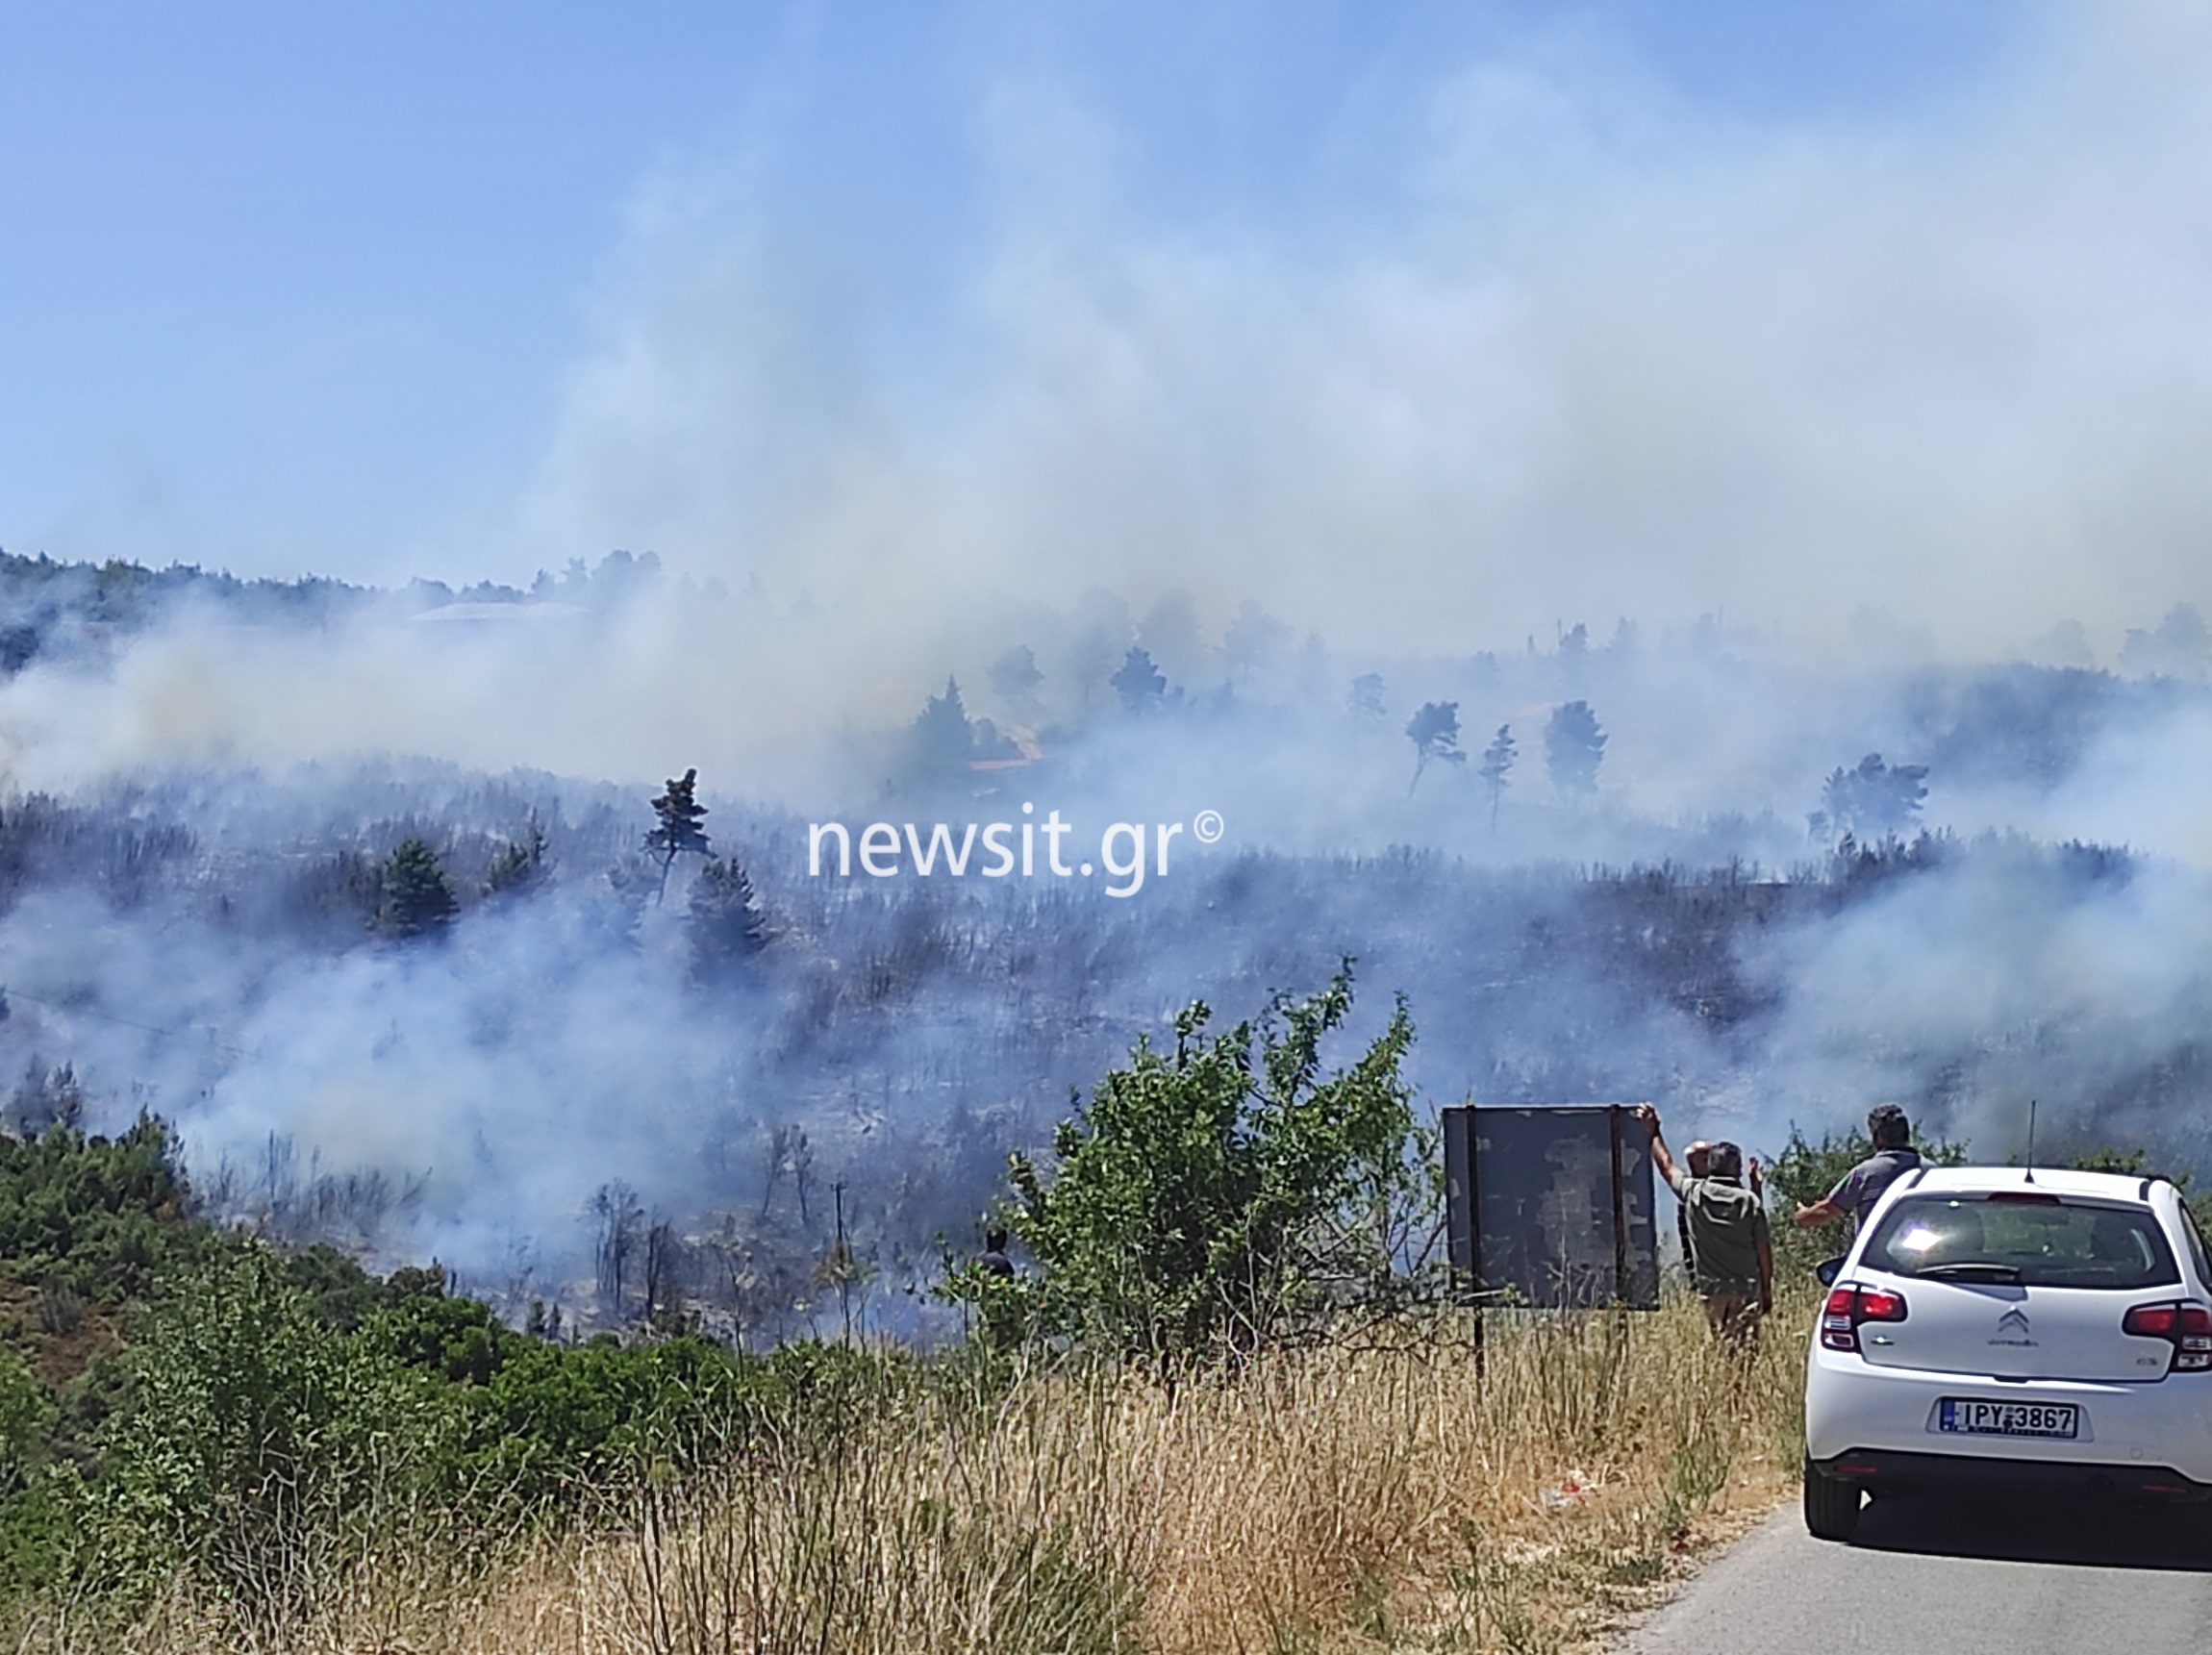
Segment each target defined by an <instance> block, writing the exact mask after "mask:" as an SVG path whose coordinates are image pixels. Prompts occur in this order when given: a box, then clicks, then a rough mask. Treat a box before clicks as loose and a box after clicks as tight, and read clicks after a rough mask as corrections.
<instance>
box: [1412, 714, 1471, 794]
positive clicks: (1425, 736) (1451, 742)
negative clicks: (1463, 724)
mask: <svg viewBox="0 0 2212 1655" xmlns="http://www.w3.org/2000/svg"><path fill="white" fill-rule="evenodd" d="M1405 739H1406V740H1409V741H1411V742H1412V743H1413V754H1414V757H1413V783H1412V786H1410V787H1408V788H1407V789H1406V790H1405V796H1406V797H1407V798H1409V799H1410V798H1412V797H1413V793H1414V789H1415V788H1418V787H1420V777H1421V772H1422V771H1423V770H1425V769H1427V768H1428V766H1429V761H1430V760H1432V759H1437V760H1442V761H1443V762H1444V763H1445V764H1447V765H1464V764H1466V763H1467V755H1466V754H1465V753H1463V752H1461V751H1460V750H1459V703H1458V702H1456V701H1423V702H1422V703H1421V704H1420V712H1418V713H1416V714H1415V715H1413V716H1412V717H1411V718H1408V719H1407V720H1406V725H1405Z"/></svg>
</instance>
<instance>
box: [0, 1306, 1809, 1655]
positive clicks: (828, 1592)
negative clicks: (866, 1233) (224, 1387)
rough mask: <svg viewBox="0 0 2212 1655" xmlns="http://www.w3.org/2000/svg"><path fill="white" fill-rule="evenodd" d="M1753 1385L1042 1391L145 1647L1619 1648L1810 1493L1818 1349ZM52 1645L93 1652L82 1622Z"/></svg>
mask: <svg viewBox="0 0 2212 1655" xmlns="http://www.w3.org/2000/svg"><path fill="white" fill-rule="evenodd" d="M1809 1314H1810V1313H1809V1308H1807V1307H1802V1306H1792V1307H1786V1308H1785V1311H1784V1314H1783V1315H1782V1316H1779V1317H1777V1318H1776V1319H1775V1321H1774V1322H1773V1323H1772V1324H1771V1326H1770V1328H1769V1338H1768V1340H1767V1342H1766V1347H1765V1349H1764V1350H1763V1351H1762V1352H1761V1354H1760V1356H1759V1358H1758V1360H1757V1361H1756V1362H1755V1363H1754V1364H1753V1365H1752V1366H1751V1367H1749V1368H1748V1369H1747V1370H1740V1369H1739V1368H1738V1367H1737V1366H1736V1364H1735V1363H1734V1361H1733V1360H1732V1359H1731V1358H1730V1357H1729V1355H1728V1354H1726V1353H1725V1352H1723V1351H1721V1350H1718V1349H1716V1348H1715V1346H1714V1344H1713V1342H1712V1341H1711V1340H1710V1339H1709V1338H1708V1337H1707V1335H1706V1332H1705V1329H1704V1327H1703V1324H1702V1321H1701V1319H1700V1317H1699V1316H1698V1312H1697V1307H1696V1305H1695V1304H1691V1303H1681V1302H1676V1303H1672V1304H1670V1305H1669V1306H1668V1307H1667V1308H1666V1309H1665V1310H1663V1311H1661V1312H1660V1313H1658V1314H1657V1315H1651V1316H1634V1315H1614V1314H1606V1313H1592V1314H1585V1315H1572V1316H1565V1315H1560V1316H1554V1315H1508V1316H1493V1317H1492V1321H1491V1327H1490V1339H1489V1346H1488V1351H1487V1362H1486V1365H1485V1367H1484V1370H1483V1371H1481V1372H1479V1373H1478V1372H1477V1371H1476V1368H1475V1367H1474V1364H1473V1363H1472V1362H1471V1361H1470V1357H1469V1354H1468V1352H1467V1350H1466V1348H1465V1346H1464V1345H1455V1344H1453V1343H1451V1342H1448V1341H1445V1340H1440V1339H1423V1340H1418V1341H1416V1340H1408V1341H1405V1342H1400V1343H1397V1344H1395V1345H1389V1346H1385V1345H1382V1344H1370V1345H1368V1346H1366V1347H1353V1346H1349V1345H1341V1344H1340V1345H1337V1346H1332V1347H1329V1348H1325V1349H1320V1350H1315V1351H1305V1352H1293V1353H1286V1354H1282V1355H1279V1356H1275V1357H1272V1358H1269V1360H1267V1361H1265V1362H1263V1363H1261V1364H1260V1365H1258V1366H1257V1367H1254V1368H1252V1369H1250V1370H1248V1371H1246V1372H1244V1374H1242V1375H1240V1376H1239V1377H1237V1378H1236V1379H1235V1380H1233V1381H1230V1380H1220V1381H1212V1382H1207V1383H1202V1384H1186V1385H1184V1386H1182V1387H1180V1388H1179V1389H1178V1390H1177V1391H1176V1392H1174V1393H1173V1394H1172V1395H1169V1394H1168V1393H1166V1392H1163V1391H1161V1390H1160V1389H1158V1388H1157V1387H1154V1386H1150V1385H1146V1384H1144V1383H1142V1382H1139V1381H1135V1380H1121V1381H1116V1382H1111V1383H1109V1382H1105V1381H1100V1380H1091V1381H1085V1380H1079V1379H1070V1378H1068V1377H1066V1376H1061V1377H1040V1378H1037V1379H1034V1380H1030V1381H1026V1382H1023V1383H1021V1384H1018V1385H1017V1386H1016V1387H1015V1388H1014V1390H1013V1391H1012V1392H1011V1393H1010V1394H1008V1395H1007V1396H1005V1397H1004V1398H1003V1399H1002V1400H1001V1401H1000V1402H999V1403H998V1404H997V1405H996V1406H995V1407H994V1408H993V1409H990V1410H988V1411H985V1410H979V1409H976V1408H973V1407H968V1408H965V1409H964V1408H961V1407H957V1406H954V1405H953V1404H950V1403H936V1404H930V1405H926V1406H924V1405H917V1406H916V1407H915V1408H914V1409H913V1411H912V1412H909V1413H904V1414H900V1415H898V1416H896V1417H884V1418H881V1419H878V1420H875V1421H873V1422H872V1424H871V1425H870V1427H869V1428H868V1429H867V1431H866V1432H865V1433H863V1434H862V1435H861V1437H860V1438H859V1439H858V1441H857V1442H855V1443H854V1444H853V1445H852V1446H851V1447H850V1448H849V1450H848V1451H847V1452H846V1453H844V1454H843V1455H842V1456H841V1457H839V1458H837V1459H835V1460H824V1459H821V1458H808V1457H803V1456H792V1457H789V1458H785V1459H781V1460H776V1459H774V1458H772V1457H771V1458H770V1459H767V1460H763V1461H760V1462H757V1463H753V1464H749V1465H742V1466H738V1467H731V1468H730V1469H729V1470H728V1471H727V1473H726V1474H725V1475H724V1476H722V1477H721V1478H720V1479H718V1480H717V1481H716V1483H715V1484H714V1485H713V1486H712V1487H709V1488H704V1489H694V1490H691V1491H689V1492H683V1493H676V1492H669V1493H667V1494H666V1495H664V1496H662V1497H659V1498H656V1499H652V1500H647V1501H644V1502H641V1503H639V1504H638V1505H636V1506H635V1507H634V1508H633V1509H631V1510H629V1511H628V1512H626V1513H625V1514H624V1515H623V1517H622V1518H621V1521H620V1525H619V1526H618V1527H616V1528H615V1529H614V1530H613V1531H612V1532H603V1533H601V1534H599V1535H598V1536H597V1537H596V1538H594V1539H591V1540H589V1541H582V1540H577V1541H570V1542H563V1543H560V1544H549V1545H547V1546H545V1547H543V1548H540V1550H539V1551H537V1552H536V1553H534V1554H532V1555H530V1556H528V1557H527V1558H525V1559H523V1560H522V1561H520V1562H518V1563H517V1564H515V1566H513V1567H510V1568H508V1569H507V1570H505V1571H504V1572H502V1573H501V1574H499V1575H498V1576H497V1577H496V1578H494V1579H490V1580H486V1581H479V1582H476V1583H474V1584H472V1585H471V1584H455V1583H452V1582H443V1583H441V1582H438V1581H435V1580H430V1579H411V1578H409V1577H408V1572H407V1570H405V1569H404V1568H401V1567H392V1568H386V1569H383V1570H378V1571H375V1572H373V1573H369V1574H364V1575H359V1576H356V1577H353V1578H350V1579H347V1580H344V1581H342V1582H337V1583H333V1584H332V1586H331V1587H330V1588H328V1589H327V1590H326V1591H325V1592H324V1593H323V1600H322V1607H321V1611H320V1613H319V1614H317V1615H316V1617H314V1621H313V1623H312V1624H309V1625H305V1626H299V1627H295V1628H292V1629H291V1630H289V1631H288V1632H286V1633H284V1634H282V1635H281V1636H279V1635H273V1634H264V1635H262V1636H260V1637H254V1636H250V1635H249V1634H248V1633H247V1632H245V1631H244V1630H242V1629H241V1628H240V1627H239V1624H238V1623H237V1622H236V1621H235V1620H233V1619H231V1618H230V1617H226V1616H224V1615H223V1614H221V1613H220V1608H219V1606H213V1607H211V1606H206V1605H201V1606H196V1607H189V1606H185V1605H181V1604H180V1605H174V1606H171V1607H170V1608H169V1609H168V1610H167V1611H165V1612H164V1613H163V1614H162V1615H160V1616H158V1617H155V1618H153V1619H152V1620H150V1621H148V1622H147V1623H145V1624H143V1625H141V1626H140V1627H138V1629H137V1630H136V1632H135V1633H134V1634H132V1635H131V1636H130V1638H129V1639H128V1642H127V1643H126V1645H125V1646H126V1647H128V1648H130V1649H133V1650H137V1651H142V1652H144V1655H182V1652H183V1651H186V1650H191V1651H195V1652H196V1651H204V1650H210V1649H217V1648H237V1649H257V1650H259V1649H268V1650H274V1649H279V1648H281V1649H285V1650H288V1651H296V1652H299V1655H371V1652H379V1655H383V1652H396V1651H401V1650H409V1651H425V1652H427V1651H440V1652H451V1655H521V1652H523V1651H529V1652H531V1655H540V1652H543V1655H617V1652H621V1655H630V1652H634V1651H635V1652H643V1651H653V1652H656V1655H674V1652H679V1651H680V1652H684V1655H705V1652H707V1651H714V1652H716V1655H723V1652H728V1651H746V1652H748V1655H767V1652H771V1651H773V1652H783V1651H792V1652H794V1655H795V1652H796V1651H800V1650H808V1651H819V1652H829V1651H836V1652H841V1655H842V1652H851V1655H877V1652H882V1655H890V1652H892V1651H899V1652H908V1651H915V1652H922V1651H928V1652H939V1651H943V1652H951V1651H962V1652H974V1655H983V1652H994V1655H1053V1652H1054V1651H1067V1652H1069V1655H1073V1652H1076V1651H1086V1652H1088V1651H1100V1652H1104V1651H1116V1650H1153V1651H1160V1652H1162V1655H1233V1652H1244V1651H1253V1652H1258V1651H1269V1652H1274V1651H1292V1650H1311V1651H1316V1652H1320V1651H1335V1650H1345V1651H1355V1650H1385V1649H1391V1650H1445V1649H1452V1650H1469V1651H1474V1650H1514V1651H1521V1650H1526V1651H1545V1650H1562V1651H1564V1650H1572V1649H1577V1648H1585V1647H1588V1646H1590V1645H1592V1644H1593V1643H1594V1642H1597V1641H1600V1640H1601V1639H1602V1638H1603V1636H1604V1635H1605V1634H1606V1633H1607V1632H1608V1631H1609V1630H1610V1629H1611V1628H1612V1627H1614V1626H1616V1625H1617V1624H1618V1623H1619V1621H1620V1620H1621V1617H1623V1616H1624V1615H1626V1614H1628V1613H1631V1612H1633V1611H1634V1610H1636V1609H1639V1608H1641V1607H1644V1606H1646V1605H1647V1604H1648V1603H1650V1602H1651V1601H1654V1600H1655V1599H1656V1597H1657V1596H1658V1595H1660V1594H1661V1593H1663V1592H1664V1591H1665V1588H1666V1585H1667V1583H1668V1582H1669V1581H1670V1580H1671V1579H1672V1578H1673V1577H1675V1576H1677V1575H1678V1574H1679V1573H1680V1572H1681V1571H1682V1569H1683V1567H1685V1564H1686V1561H1687V1560H1688V1559H1689V1558H1691V1557H1693V1556H1694V1555H1695V1554H1696V1553H1697V1551H1698V1550H1700V1549H1702V1548H1703V1547H1704V1546H1705V1545H1707V1544H1709V1543H1711V1542H1712V1541H1713V1540H1714V1539H1716V1538H1720V1537H1725V1536H1727V1535H1729V1534H1731V1533H1733V1532H1735V1531H1736V1530H1738V1529H1740V1528H1741V1527H1742V1526H1744V1525H1745V1523H1747V1521H1748V1520H1750V1518H1751V1517H1755V1516H1756V1515H1757V1514H1760V1513H1763V1512H1765V1511H1767V1510H1769V1509H1771V1508H1772V1505H1773V1503H1774V1502H1775V1501H1776V1499H1777V1498H1779V1497H1781V1495H1782V1494H1783V1493H1784V1492H1787V1490H1788V1489H1789V1487H1790V1486H1791V1483H1792V1480H1793V1479H1794V1477H1795V1475H1796V1469H1797V1453H1798V1447H1797V1441H1798V1429H1799V1427H1798V1398H1799V1376H1800V1364H1801V1362H1802V1349H1803V1346H1802V1337H1803V1335H1802V1329H1803V1327H1804V1326H1805V1325H1806V1323H1807V1321H1808V1320H1809ZM21 1635H22V1639H23V1642H21V1644H20V1647H22V1648H23V1649H25V1650H26V1651H28V1650H31V1649H38V1650H61V1649H74V1648H92V1647H101V1648H103V1649H107V1648H113V1647H115V1646H116V1645H115V1642H114V1641H113V1635H112V1634H111V1635H109V1637H108V1639H107V1641H106V1642H100V1643H97V1644H95V1643H90V1642H83V1641H82V1638H81V1637H79V1638H72V1637H71V1636H70V1635H69V1633H68V1630H67V1629H66V1628H65V1627H64V1626H62V1625H59V1624H57V1623H56V1622H55V1621H54V1620H53V1619H52V1618H51V1617H48V1618H46V1619H45V1620H44V1621H42V1622H41V1624H39V1625H37V1626H31V1627H25V1628H23V1629H21Z"/></svg>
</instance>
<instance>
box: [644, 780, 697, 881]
mask: <svg viewBox="0 0 2212 1655" xmlns="http://www.w3.org/2000/svg"><path fill="white" fill-rule="evenodd" d="M698 781H699V772H698V771H697V770H686V771H685V772H684V774H683V779H682V780H680V781H672V782H670V783H669V784H668V790H667V791H666V792H665V793H663V794H662V795H661V796H660V797H659V798H657V799H655V800H654V801H653V815H654V816H655V817H656V818H657V821H658V825H657V826H655V827H654V828H653V829H652V830H651V831H650V832H649V833H647V834H646V835H645V848H646V850H648V851H650V852H651V853H652V854H653V855H655V856H657V857H659V858H660V859H661V883H660V885H659V887H658V888H656V890H654V892H653V905H654V906H655V907H656V908H657V907H659V906H660V905H661V903H662V902H663V901H664V900H665V899H666V896H667V894H668V869H669V868H671V867H673V866H674V865H676V858H678V857H679V856H681V855H683V854H684V852H686V851H688V850H691V851H696V852H698V853H699V855H701V856H706V855H708V854H710V852H709V847H708V843H707V830H706V829H705V828H703V827H701V826H700V825H699V824H700V823H701V822H702V821H704V820H706V816H707V807H706V806H705V805H702V804H701V803H699V801H698V799H697V797H696V796H695V790H696V789H697V787H698Z"/></svg>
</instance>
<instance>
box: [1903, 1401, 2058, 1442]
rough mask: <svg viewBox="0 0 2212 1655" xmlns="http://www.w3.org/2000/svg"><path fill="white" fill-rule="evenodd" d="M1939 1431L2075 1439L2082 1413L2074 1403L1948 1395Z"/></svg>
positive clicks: (1977, 1435) (1938, 1427)
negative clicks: (2007, 1400) (2006, 1400)
mask: <svg viewBox="0 0 2212 1655" xmlns="http://www.w3.org/2000/svg"><path fill="white" fill-rule="evenodd" d="M1936 1429H1937V1430H1939V1431H1957V1432H1962V1433H1964V1434H1966V1435H1968V1436H1973V1437H2075V1436H2079V1435H2080V1433H2081V1410H2080V1409H2079V1408H2077V1407H2075V1406H2074V1404H2073V1403H2071V1402H1974V1401H1970V1400H1967V1399H1966V1398H1963V1397H1950V1396H1947V1397H1945V1398H1944V1400H1943V1405H1942V1407H1941V1409H1940V1411H1939V1412H1938V1413H1937V1415H1936Z"/></svg>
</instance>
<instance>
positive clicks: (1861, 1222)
mask: <svg viewBox="0 0 2212 1655" xmlns="http://www.w3.org/2000/svg"><path fill="white" fill-rule="evenodd" d="M1867 1136H1868V1137H1869V1138H1871V1139H1873V1142H1874V1152H1873V1154H1872V1155H1870V1156H1868V1157H1867V1158H1866V1159H1865V1160H1864V1161H1862V1162H1860V1163H1859V1164H1858V1165H1857V1166H1854V1167H1852V1168H1851V1169H1850V1170H1849V1171H1848V1172H1847V1173H1845V1174H1844V1175H1843V1177H1842V1178H1840V1179H1838V1180H1837V1182H1836V1187H1835V1188H1834V1189H1833V1190H1831V1191H1828V1192H1827V1193H1826V1194H1825V1195H1823V1196H1822V1197H1821V1198H1820V1199H1819V1200H1818V1201H1814V1202H1812V1203H1810V1204H1808V1205H1806V1206H1803V1207H1799V1208H1798V1209H1797V1212H1796V1213H1795V1214H1793V1215H1792V1216H1791V1222H1793V1223H1795V1224H1796V1225H1797V1228H1798V1229H1800V1230H1809V1229H1811V1228H1812V1227H1813V1226H1814V1225H1816V1224H1832V1223H1834V1222H1835V1221H1836V1220H1837V1219H1838V1218H1841V1217H1843V1216H1845V1215H1846V1214H1848V1215H1849V1216H1850V1219H1851V1229H1852V1233H1853V1234H1854V1235H1855V1234H1856V1233H1857V1232H1858V1231H1860V1230H1862V1229H1864V1228H1865V1227H1866V1222H1867V1215H1868V1214H1869V1213H1872V1212H1873V1210H1874V1206H1875V1203H1877V1202H1878V1201H1880V1200H1881V1198H1882V1196H1883V1195H1884V1194H1886V1193H1888V1191H1889V1187H1890V1186H1891V1185H1892V1184H1895V1183H1896V1182H1897V1181H1898V1179H1899V1178H1902V1177H1903V1176H1904V1175H1905V1174H1906V1173H1908V1172H1910V1171H1912V1170H1913V1168H1914V1167H1916V1166H1920V1164H1921V1152H1920V1151H1919V1150H1917V1149H1915V1148H1914V1147H1913V1128H1912V1122H1911V1121H1909V1120H1907V1119H1906V1118H1905V1112H1904V1111H1903V1110H1901V1109H1899V1108H1898V1106H1897V1105H1896V1104H1894V1103H1877V1104H1875V1105H1874V1107H1873V1109H1871V1110H1869V1111H1868V1112H1867Z"/></svg>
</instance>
